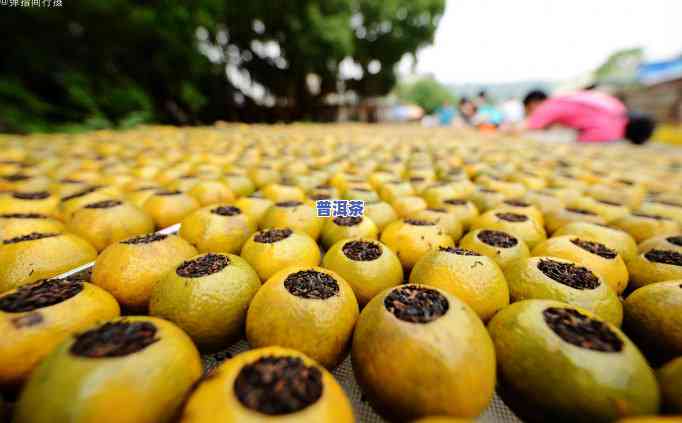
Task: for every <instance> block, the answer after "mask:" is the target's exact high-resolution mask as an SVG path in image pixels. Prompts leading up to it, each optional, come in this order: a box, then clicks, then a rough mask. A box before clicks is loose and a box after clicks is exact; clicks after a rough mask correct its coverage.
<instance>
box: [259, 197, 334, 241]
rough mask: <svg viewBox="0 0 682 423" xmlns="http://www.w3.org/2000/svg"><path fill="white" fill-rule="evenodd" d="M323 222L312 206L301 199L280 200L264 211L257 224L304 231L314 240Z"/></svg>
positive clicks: (318, 234) (263, 226) (265, 227)
mask: <svg viewBox="0 0 682 423" xmlns="http://www.w3.org/2000/svg"><path fill="white" fill-rule="evenodd" d="M323 223H324V221H323V220H322V218H319V217H317V212H316V211H315V208H313V207H312V206H309V205H307V204H305V203H303V202H302V201H282V202H279V203H275V204H274V205H272V206H271V207H270V208H269V209H268V210H267V211H266V212H265V215H264V216H263V218H262V219H261V220H260V222H259V223H258V226H259V227H260V228H261V229H272V228H290V229H293V230H295V231H300V232H305V233H306V234H308V235H309V236H310V237H311V238H313V239H315V240H316V239H317V238H318V237H319V236H320V231H321V229H322V224H323Z"/></svg>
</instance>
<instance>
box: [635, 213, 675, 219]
mask: <svg viewBox="0 0 682 423" xmlns="http://www.w3.org/2000/svg"><path fill="white" fill-rule="evenodd" d="M632 215H633V216H637V217H643V218H644V219H652V220H670V219H668V218H667V217H665V216H659V215H657V214H646V213H632Z"/></svg>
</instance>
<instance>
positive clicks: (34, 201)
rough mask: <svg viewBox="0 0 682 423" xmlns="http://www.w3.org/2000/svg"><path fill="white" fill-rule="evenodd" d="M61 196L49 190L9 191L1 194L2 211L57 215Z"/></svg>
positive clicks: (0, 208)
mask: <svg viewBox="0 0 682 423" xmlns="http://www.w3.org/2000/svg"><path fill="white" fill-rule="evenodd" d="M58 204H59V198H58V197H57V196H55V195H52V194H51V193H50V192H48V191H30V192H22V191H15V192H8V193H5V194H0V213H39V214H44V215H48V216H56V215H57V205H58Z"/></svg>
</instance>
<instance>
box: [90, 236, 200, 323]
mask: <svg viewBox="0 0 682 423" xmlns="http://www.w3.org/2000/svg"><path fill="white" fill-rule="evenodd" d="M196 254H197V250H196V249H195V248H194V247H192V246H191V245H190V244H189V243H188V242H187V241H185V240H184V239H182V238H180V237H179V236H176V235H162V234H148V235H140V236H136V237H132V238H128V239H125V240H123V241H119V242H117V243H115V244H111V245H110V246H108V247H107V248H106V249H104V251H102V253H100V255H99V257H97V260H96V261H95V267H94V269H93V272H92V282H93V283H94V284H95V285H98V286H100V287H102V288H104V289H105V290H107V291H109V292H110V293H111V294H112V295H113V296H114V297H115V298H116V299H117V300H118V302H119V303H120V304H121V305H122V306H124V307H128V308H131V309H137V310H146V308H147V306H148V304H149V299H150V297H151V294H152V290H153V289H154V287H155V286H156V284H157V283H158V282H159V281H160V280H161V279H162V278H163V276H164V275H165V274H166V273H167V272H168V271H170V270H171V269H173V267H174V266H175V265H177V264H178V263H179V262H181V261H183V260H187V259H189V258H191V257H193V256H195V255H196Z"/></svg>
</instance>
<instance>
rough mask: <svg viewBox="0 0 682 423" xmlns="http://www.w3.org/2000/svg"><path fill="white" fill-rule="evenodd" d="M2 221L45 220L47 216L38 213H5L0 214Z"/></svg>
mask: <svg viewBox="0 0 682 423" xmlns="http://www.w3.org/2000/svg"><path fill="white" fill-rule="evenodd" d="M0 218H2V219H47V216H45V215H44V214H39V213H5V214H0Z"/></svg>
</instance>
